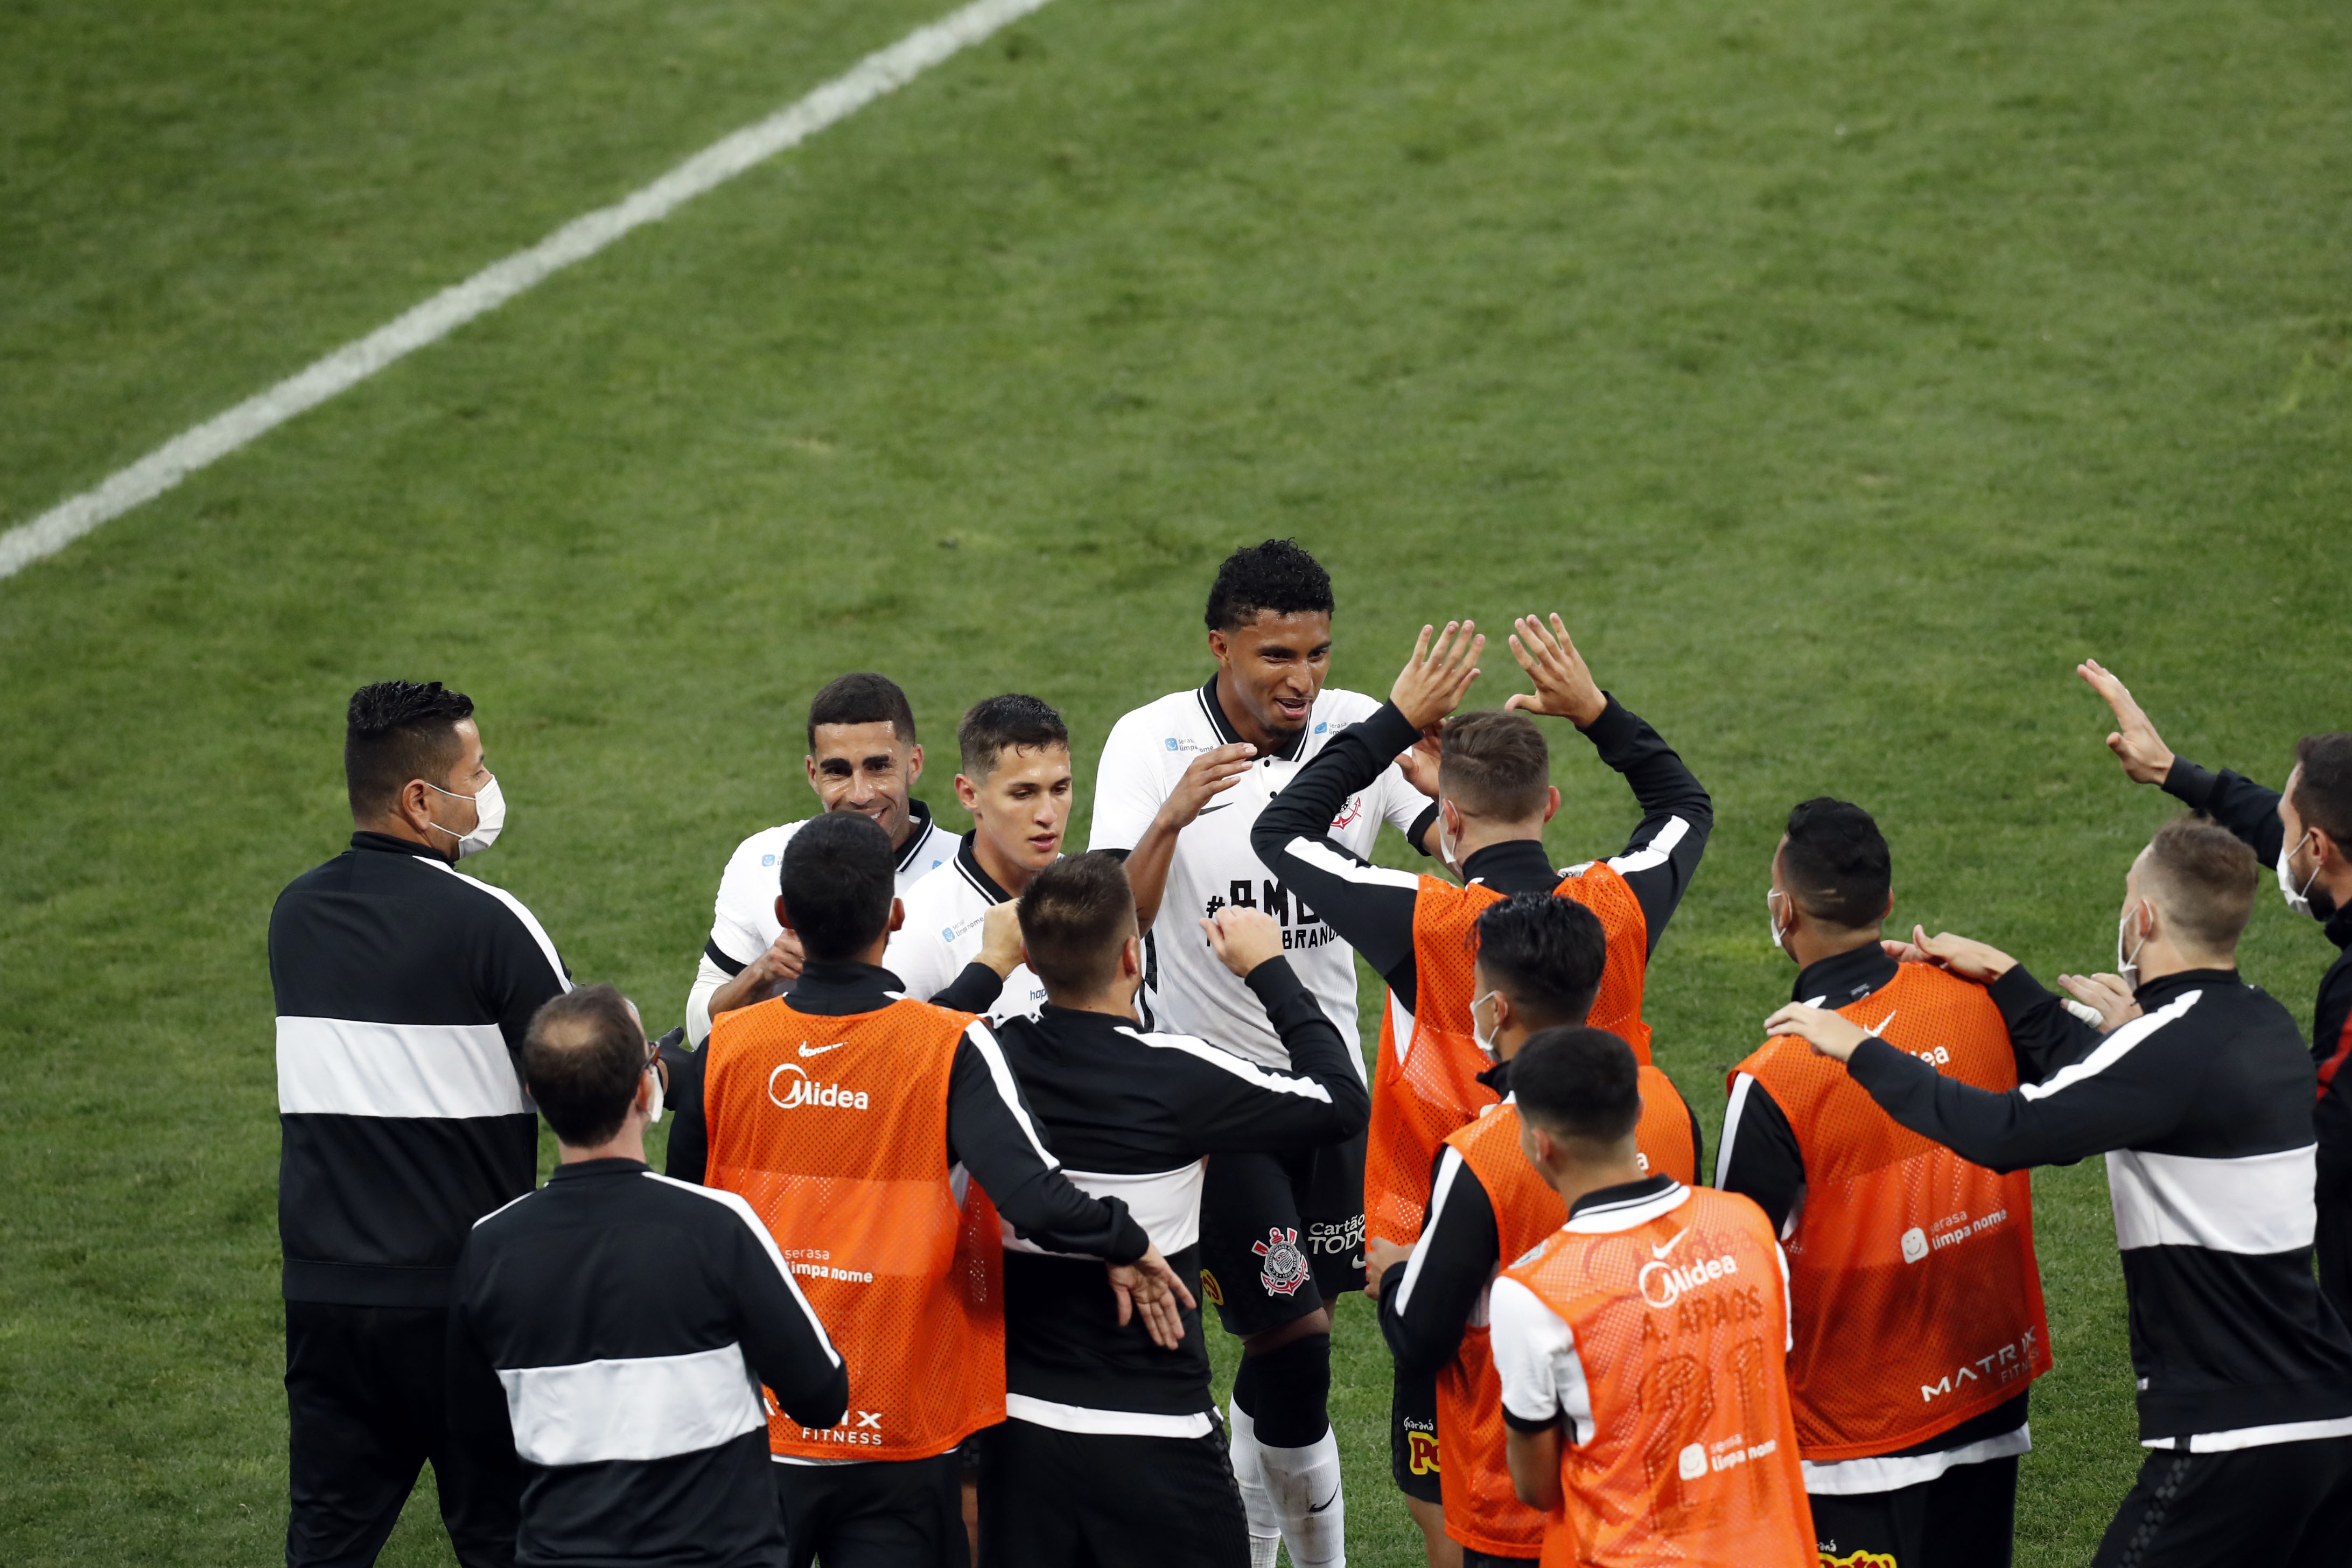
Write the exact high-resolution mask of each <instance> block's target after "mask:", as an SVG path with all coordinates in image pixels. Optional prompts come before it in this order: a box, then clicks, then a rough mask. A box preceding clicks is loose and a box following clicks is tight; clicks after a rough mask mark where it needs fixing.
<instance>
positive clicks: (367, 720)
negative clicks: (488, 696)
mask: <svg viewBox="0 0 2352 1568" xmlns="http://www.w3.org/2000/svg"><path fill="white" fill-rule="evenodd" d="M473 716H474V700H473V699H472V698H470V697H468V696H467V695H466V694H465V693H464V692H462V691H452V690H450V689H448V688H447V687H445V686H443V685H442V684H441V683H440V682H439V681H437V680H434V681H426V682H424V683H422V684H419V683H418V682H416V681H414V680H379V681H377V682H376V683H375V684H374V685H373V686H362V687H361V688H360V689H358V690H357V691H354V692H352V704H351V708H350V710H348V711H347V712H346V713H345V715H344V718H343V787H344V789H345V791H346V792H347V793H348V794H349V795H350V796H351V802H352V816H354V817H357V818H359V819H361V820H362V821H364V820H366V819H367V818H369V817H372V816H381V815H383V813H384V812H386V811H389V810H390V809H392V803H393V802H394V800H396V799H398V798H399V796H400V792H401V791H402V790H403V789H404V788H406V787H407V785H408V781H409V780H411V779H423V780H424V781H425V783H427V784H435V783H436V782H438V781H442V780H446V779H447V778H448V776H449V770H450V769H451V768H453V767H455V766H456V765H457V758H458V756H459V754H460V753H461V752H462V751H463V750H464V748H463V747H461V746H460V745H459V744H458V743H457V721H458V720H460V719H470V718H472V717H473Z"/></svg>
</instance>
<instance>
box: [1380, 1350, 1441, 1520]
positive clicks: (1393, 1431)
mask: <svg viewBox="0 0 2352 1568" xmlns="http://www.w3.org/2000/svg"><path fill="white" fill-rule="evenodd" d="M1437 1464H1438V1453H1437V1376H1436V1374H1435V1373H1431V1374H1430V1375H1429V1376H1427V1377H1407V1376H1406V1375H1405V1374H1404V1373H1401V1372H1400V1373H1397V1374H1396V1381H1395V1383H1394V1384H1392V1385H1391V1392H1390V1394H1389V1474H1390V1475H1391V1476H1392V1477H1394V1478H1395V1479H1396V1484H1397V1490H1399V1491H1401V1492H1402V1493H1404V1495H1405V1496H1407V1497H1409V1498H1412V1499H1413V1500H1415V1501H1418V1502H1433V1503H1443V1502H1444V1497H1443V1496H1442V1495H1441V1494H1440V1493H1439V1491H1438V1486H1437Z"/></svg>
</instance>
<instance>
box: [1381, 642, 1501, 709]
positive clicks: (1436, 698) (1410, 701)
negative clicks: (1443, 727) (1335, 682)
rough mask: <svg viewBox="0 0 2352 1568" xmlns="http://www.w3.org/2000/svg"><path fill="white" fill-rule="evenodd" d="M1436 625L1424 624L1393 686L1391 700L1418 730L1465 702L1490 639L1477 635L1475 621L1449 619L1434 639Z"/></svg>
mask: <svg viewBox="0 0 2352 1568" xmlns="http://www.w3.org/2000/svg"><path fill="white" fill-rule="evenodd" d="M1431 630H1432V628H1430V627H1428V626H1423V627H1422V628H1421V638H1420V640H1419V641H1417V642H1415V643H1414V644H1413V645H1412V658H1409V659H1407V660H1406V661H1405V667H1404V668H1403V669H1402V670H1400V671H1399V672H1398V673H1397V678H1396V684H1395V685H1394V686H1392V687H1391V688H1389V700H1390V701H1391V702H1393V703H1395V704H1396V710H1397V711H1398V712H1400V713H1402V714H1403V715H1404V716H1405V721H1406V722H1408V723H1410V724H1411V725H1412V727H1413V728H1414V729H1416V730H1426V729H1428V728H1429V727H1430V726H1431V725H1432V724H1434V723H1436V722H1437V721H1440V720H1442V719H1444V717H1445V716H1446V715H1447V714H1449V713H1451V712H1453V711H1454V710H1455V709H1456V708H1459V707H1460V706H1462V699H1463V697H1464V696H1465V694H1466V693H1467V692H1468V691H1469V689H1470V683H1471V682H1472V681H1474V680H1475V679H1478V656H1479V655H1480V654H1482V653H1484V652H1486V638H1485V637H1479V636H1478V635H1477V631H1478V623H1477V622H1475V621H1448V622H1446V623H1445V629H1444V631H1442V632H1438V633H1437V634H1436V637H1437V640H1436V642H1435V644H1434V645H1432V643H1431V642H1430V634H1431Z"/></svg>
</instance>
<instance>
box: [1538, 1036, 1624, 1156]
mask: <svg viewBox="0 0 2352 1568" xmlns="http://www.w3.org/2000/svg"><path fill="white" fill-rule="evenodd" d="M1511 1093H1512V1095H1513V1096H1514V1097H1515V1098H1517V1100H1518V1102H1519V1115H1520V1116H1521V1117H1523V1118H1525V1119H1526V1120H1527V1121H1532V1122H1534V1123H1535V1124H1536V1125H1538V1127H1541V1128H1542V1129H1543V1130H1544V1131H1547V1132H1549V1133H1551V1134H1552V1135H1553V1136H1555V1137H1560V1138H1573V1139H1575V1140H1577V1141H1578V1142H1584V1143H1593V1144H1600V1145H1604V1146H1605V1145H1609V1144H1613V1143H1619V1142H1623V1141H1624V1140H1625V1139H1627V1138H1629V1137H1631V1136H1633V1129H1634V1128H1635V1127H1637V1126H1639V1125H1640V1124H1641V1121H1642V1069H1641V1068H1639V1067H1638V1066H1636V1065H1635V1063H1634V1061H1633V1047H1631V1046H1629V1045H1627V1044H1626V1043H1625V1042H1624V1041H1623V1040H1621V1039H1619V1038H1618V1037H1616V1036H1614V1035H1612V1034H1611V1033H1610V1032H1609V1031H1608V1030H1606V1029H1592V1028H1587V1027H1585V1026H1582V1025H1578V1026H1575V1027H1573V1028H1564V1029H1538V1030H1537V1031H1536V1032H1535V1033H1534V1034H1532V1035H1529V1036H1528V1038H1527V1040H1526V1042H1525V1043H1524V1044H1522V1045H1521V1046H1520V1047H1519V1053H1518V1055H1517V1056H1515V1057H1513V1058H1511Z"/></svg>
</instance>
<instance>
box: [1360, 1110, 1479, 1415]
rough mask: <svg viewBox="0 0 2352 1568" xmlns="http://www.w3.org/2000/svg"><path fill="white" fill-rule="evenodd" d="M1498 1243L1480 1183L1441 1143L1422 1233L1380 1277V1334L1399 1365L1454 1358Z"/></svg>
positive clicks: (1420, 1368) (1431, 1364)
mask: <svg viewBox="0 0 2352 1568" xmlns="http://www.w3.org/2000/svg"><path fill="white" fill-rule="evenodd" d="M1501 1250H1502V1237H1501V1233H1500V1232H1499V1231H1498V1230H1497V1229H1496V1225H1495V1205H1494V1203H1493V1201H1492V1200H1491V1199H1489V1198H1488V1197H1487V1196H1486V1186H1485V1184H1482V1183H1481V1182H1480V1181H1479V1180H1478V1174H1477V1173H1476V1172H1475V1171H1473V1170H1471V1169H1470V1167H1469V1165H1468V1163H1466V1162H1465V1161H1464V1160H1463V1158H1462V1156H1461V1154H1460V1153H1459V1152H1457V1151H1455V1150H1454V1149H1453V1148H1452V1147H1451V1146H1448V1147H1446V1148H1444V1149H1441V1150H1440V1151H1439V1152H1438V1157H1437V1169H1436V1174H1435V1176H1434V1178H1433V1180H1432V1182H1431V1184H1430V1194H1429V1211H1428V1214H1427V1216H1426V1217H1425V1218H1424V1220H1423V1224H1422V1229H1421V1239H1420V1240H1419V1241H1417V1242H1415V1243H1414V1244H1413V1248H1412V1258H1408V1259H1407V1260H1406V1261H1404V1262H1402V1263H1397V1264H1391V1266H1390V1268H1389V1271H1388V1273H1387V1274H1385V1275H1383V1276H1382V1277H1381V1337H1382V1338H1384V1339H1386V1340H1387V1341H1388V1342H1389V1353H1390V1354H1391V1355H1393V1356H1394V1357H1395V1358H1396V1364H1397V1370H1398V1371H1399V1372H1402V1373H1407V1374H1409V1375H1413V1376H1420V1375H1423V1374H1425V1373H1433V1372H1435V1371H1436V1370H1437V1369H1438V1368H1440V1367H1442V1366H1444V1364H1445V1363H1448V1362H1450V1361H1452V1360H1453V1359H1454V1353H1455V1352H1457V1351H1459V1350H1460V1349H1461V1347H1462V1331H1463V1329H1464V1328H1465V1327H1466V1326H1467V1325H1468V1323H1469V1321H1470V1314H1471V1312H1472V1311H1473V1310H1475V1309H1476V1307H1477V1305H1478V1298H1479V1297H1480V1296H1481V1295H1483V1294H1485V1293H1486V1287H1487V1284H1488V1282H1489V1281H1491V1280H1492V1279H1494V1277H1495V1268H1496V1264H1497V1263H1498V1262H1499V1261H1500V1254H1501Z"/></svg>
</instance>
